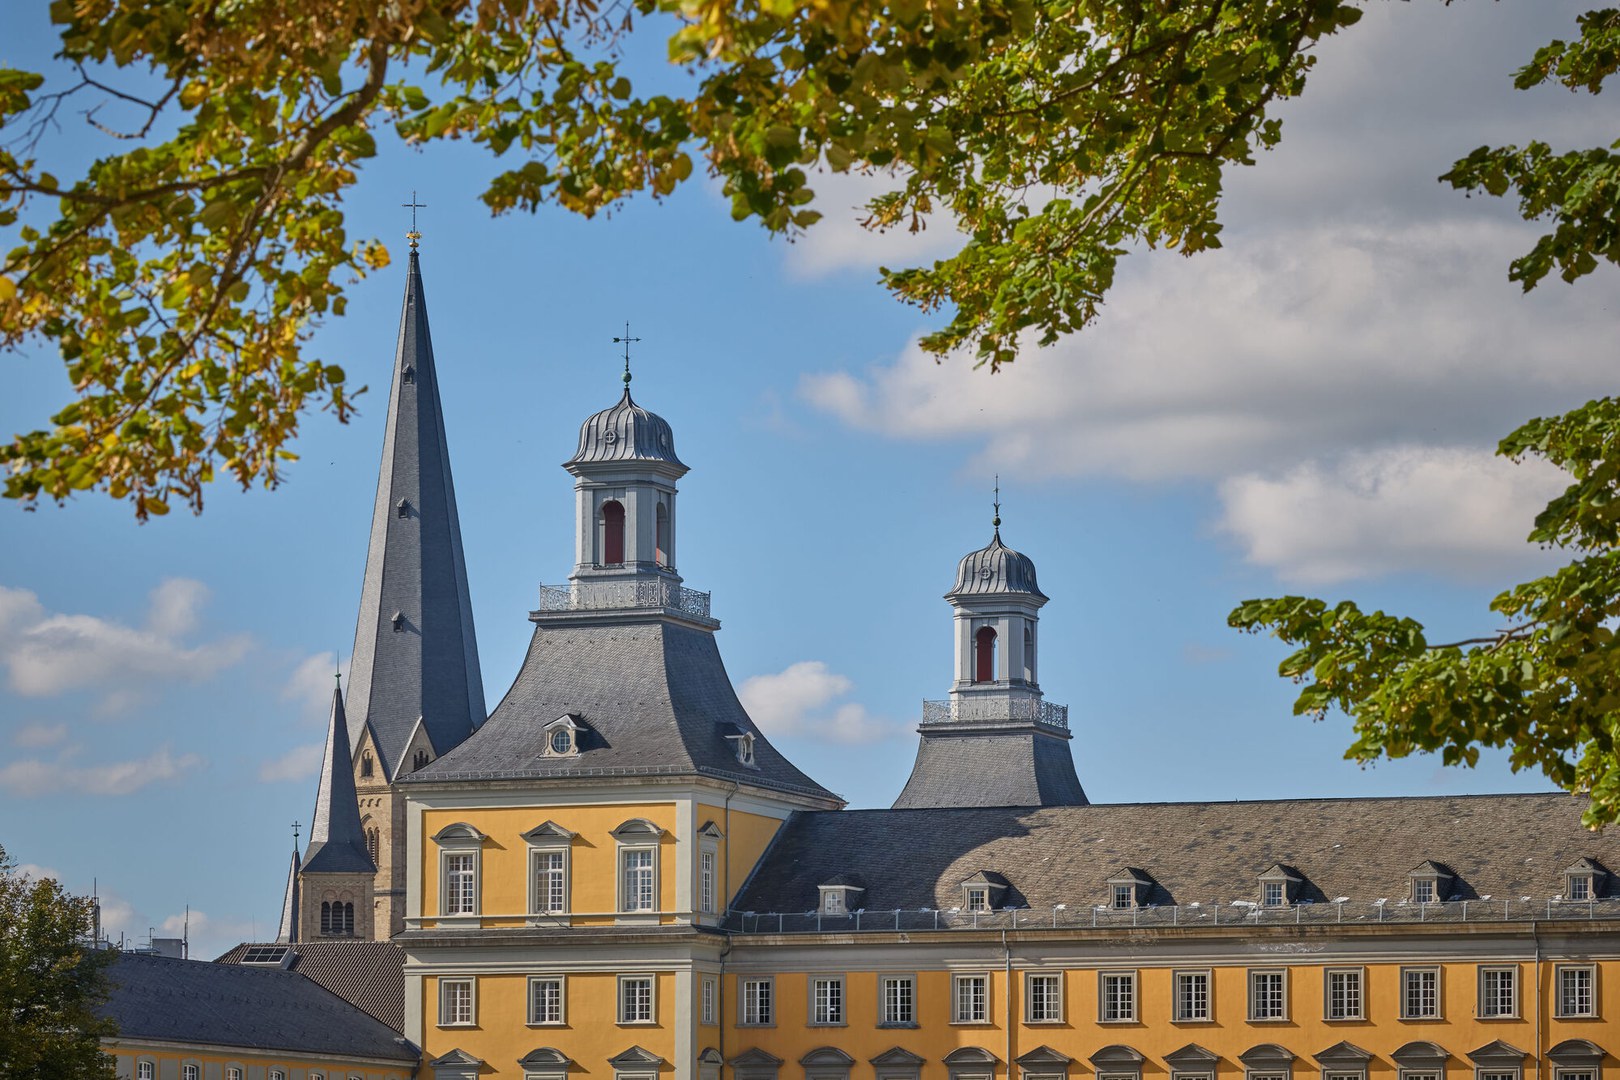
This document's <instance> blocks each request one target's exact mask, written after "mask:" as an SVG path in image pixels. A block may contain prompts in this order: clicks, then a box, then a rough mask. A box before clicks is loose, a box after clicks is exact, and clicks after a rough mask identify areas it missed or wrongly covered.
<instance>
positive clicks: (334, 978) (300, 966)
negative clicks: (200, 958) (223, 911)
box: [215, 939, 405, 1031]
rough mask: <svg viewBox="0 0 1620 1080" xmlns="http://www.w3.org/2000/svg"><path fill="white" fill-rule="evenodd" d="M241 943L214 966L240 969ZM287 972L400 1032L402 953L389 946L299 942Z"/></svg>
mask: <svg viewBox="0 0 1620 1080" xmlns="http://www.w3.org/2000/svg"><path fill="white" fill-rule="evenodd" d="M252 947H253V946H252V945H251V944H242V945H238V946H236V947H235V948H234V949H232V950H230V951H229V952H227V953H226V954H225V955H224V956H221V957H220V958H219V959H218V960H216V961H215V963H218V964H240V963H241V962H242V957H243V956H244V955H245V954H246V953H247V951H248V950H249V949H250V948H252ZM292 948H293V961H292V965H291V966H290V967H289V968H288V970H290V971H293V972H295V973H297V974H299V975H302V976H304V977H305V978H307V979H311V980H313V981H314V982H316V983H319V984H320V985H321V986H324V987H325V988H326V989H328V990H330V991H331V992H332V993H334V994H336V995H337V996H338V997H340V998H342V999H343V1000H344V1001H347V1002H348V1003H349V1004H351V1005H353V1006H354V1007H355V1008H357V1009H359V1010H360V1011H361V1012H364V1013H367V1014H369V1015H370V1016H373V1017H375V1018H376V1019H378V1020H381V1021H382V1022H383V1023H385V1024H387V1025H388V1026H389V1027H391V1028H393V1029H394V1030H395V1031H404V1030H405V951H404V950H403V949H401V948H400V947H399V946H398V945H395V944H394V943H393V942H391V941H360V940H357V939H335V940H331V941H300V942H299V943H298V944H296V945H294V946H293V947H292Z"/></svg>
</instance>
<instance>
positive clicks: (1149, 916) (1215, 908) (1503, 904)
mask: <svg viewBox="0 0 1620 1080" xmlns="http://www.w3.org/2000/svg"><path fill="white" fill-rule="evenodd" d="M1600 919H1620V897H1610V898H1605V899H1601V900H1559V899H1552V900H1537V899H1534V898H1531V897H1521V898H1519V899H1517V900H1497V899H1494V898H1487V897H1481V898H1480V899H1477V900H1446V901H1436V902H1434V903H1431V904H1417V903H1412V902H1410V901H1405V900H1403V901H1399V902H1393V901H1387V900H1386V901H1372V902H1370V903H1369V902H1366V901H1358V902H1351V901H1348V900H1345V901H1339V902H1336V903H1322V904H1310V903H1304V904H1291V905H1288V906H1285V907H1261V906H1260V905H1259V904H1256V903H1254V902H1252V901H1247V900H1237V901H1232V902H1231V903H1225V904H1222V903H1208V904H1198V903H1191V904H1173V905H1172V904H1166V905H1162V906H1156V907H1138V908H1111V907H1107V906H1103V905H1098V906H1092V905H1089V904H1080V905H1075V906H1070V905H1067V904H1057V905H1055V906H1053V907H1049V908H1008V909H1002V910H999V911H963V910H962V909H960V908H945V909H939V908H897V909H892V910H881V911H880V910H875V909H863V910H859V911H852V912H850V913H848V914H846V915H829V914H826V913H825V912H821V911H799V912H756V911H732V912H728V913H727V915H726V918H725V921H724V922H723V923H722V925H723V926H724V928H725V929H727V930H730V931H731V932H733V933H738V934H847V933H851V932H862V933H883V932H885V931H887V932H891V933H892V932H893V931H896V930H900V931H919V930H1092V929H1096V930H1121V929H1127V930H1128V929H1131V928H1133V927H1154V928H1164V927H1183V928H1186V929H1202V928H1210V929H1213V928H1215V927H1255V926H1283V925H1310V926H1321V925H1328V924H1343V925H1346V926H1365V925H1376V924H1378V923H1485V922H1529V921H1531V920H1536V921H1542V920H1546V921H1559V922H1562V921H1570V920H1578V921H1583V922H1585V921H1596V920H1600Z"/></svg>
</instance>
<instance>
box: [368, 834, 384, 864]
mask: <svg viewBox="0 0 1620 1080" xmlns="http://www.w3.org/2000/svg"><path fill="white" fill-rule="evenodd" d="M366 854H367V855H370V856H371V861H372V862H378V861H380V858H381V855H382V834H381V833H379V832H378V831H377V828H376V827H375V826H373V827H371V828H369V829H367V830H366Z"/></svg>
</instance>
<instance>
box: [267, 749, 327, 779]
mask: <svg viewBox="0 0 1620 1080" xmlns="http://www.w3.org/2000/svg"><path fill="white" fill-rule="evenodd" d="M324 749H325V746H324V744H322V743H310V744H308V745H306V746H295V747H293V748H292V749H291V750H289V751H287V752H286V753H285V754H283V755H281V756H280V757H278V758H276V759H274V760H272V761H266V762H265V763H264V764H262V765H260V766H259V779H260V780H262V781H264V782H266V783H276V782H278V781H282V780H307V779H308V778H310V777H311V776H314V775H315V774H316V773H317V772H319V771H320V768H321V752H322V751H323V750H324Z"/></svg>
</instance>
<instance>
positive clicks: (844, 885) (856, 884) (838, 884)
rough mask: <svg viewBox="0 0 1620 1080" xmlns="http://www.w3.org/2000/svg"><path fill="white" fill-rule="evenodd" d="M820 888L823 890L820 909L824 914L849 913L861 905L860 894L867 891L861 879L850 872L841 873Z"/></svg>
mask: <svg viewBox="0 0 1620 1080" xmlns="http://www.w3.org/2000/svg"><path fill="white" fill-rule="evenodd" d="M818 888H819V889H820V890H821V904H820V906H819V910H820V912H821V914H823V915H848V914H849V913H850V912H852V911H854V910H855V909H856V908H857V907H859V906H860V897H859V895H858V894H860V893H864V892H865V891H866V888H865V886H863V885H862V884H861V883H860V880H859V879H858V878H855V877H853V876H851V875H849V874H839V875H837V876H836V877H834V878H833V879H832V880H830V881H828V882H827V883H826V884H824V885H820V886H818Z"/></svg>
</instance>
